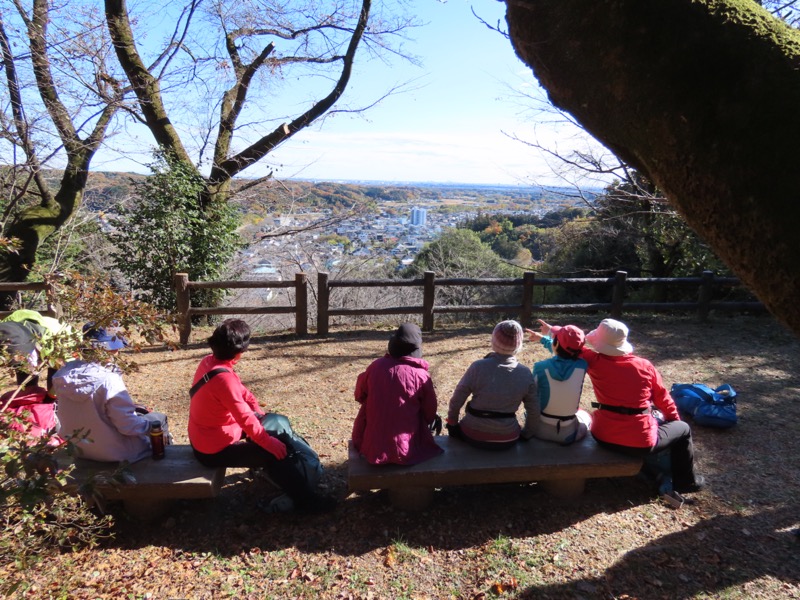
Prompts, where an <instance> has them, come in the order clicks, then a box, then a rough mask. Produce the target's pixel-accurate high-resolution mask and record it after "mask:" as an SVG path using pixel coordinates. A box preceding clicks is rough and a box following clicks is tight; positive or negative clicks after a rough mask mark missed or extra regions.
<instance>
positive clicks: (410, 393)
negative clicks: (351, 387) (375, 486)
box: [352, 323, 442, 465]
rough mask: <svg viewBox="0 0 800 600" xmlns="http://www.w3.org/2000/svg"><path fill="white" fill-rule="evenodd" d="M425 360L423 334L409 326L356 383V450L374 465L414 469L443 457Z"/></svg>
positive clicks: (431, 383)
mask: <svg viewBox="0 0 800 600" xmlns="http://www.w3.org/2000/svg"><path fill="white" fill-rule="evenodd" d="M421 357H422V333H421V332H420V330H419V327H417V326H416V325H414V324H413V323H406V324H404V325H401V326H400V327H399V328H398V329H397V331H396V332H395V334H394V335H392V337H391V339H390V340H389V352H388V353H387V354H386V356H384V357H383V358H379V359H377V360H375V361H373V362H372V364H370V366H369V367H367V370H366V371H364V372H363V373H361V374H360V375H359V376H358V379H357V380H356V391H355V398H356V401H357V402H358V403H359V404H361V407H360V408H359V411H358V415H357V416H356V420H355V423H354V424H353V434H352V439H353V445H354V446H355V448H356V450H358V451H359V452H360V453H361V454H362V455H363V456H364V458H366V459H367V462H369V463H371V464H373V465H381V464H385V463H394V464H399V465H413V464H416V463H420V462H422V461H424V460H428V459H429V458H433V457H434V456H437V455H439V454H441V453H442V449H441V448H440V447H439V446H438V445H437V444H436V442H435V441H434V440H433V434H432V433H431V430H430V425H431V423H433V422H434V420H435V419H436V407H437V401H436V392H435V391H434V389H433V382H432V381H431V376H430V375H429V374H428V363H427V362H426V361H424V360H422V358H421Z"/></svg>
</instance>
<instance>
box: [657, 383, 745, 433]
mask: <svg viewBox="0 0 800 600" xmlns="http://www.w3.org/2000/svg"><path fill="white" fill-rule="evenodd" d="M670 393H671V394H672V399H673V400H674V401H675V406H677V407H678V412H680V413H681V416H684V417H685V416H690V417H692V419H694V422H695V423H696V424H698V425H704V426H706V427H718V428H721V429H727V428H729V427H733V426H734V425H736V421H737V417H736V390H734V389H733V388H732V387H731V386H730V385H728V384H727V383H725V384H723V385H721V386H719V387H718V388H716V389H712V388H710V387H708V386H707V385H705V384H703V383H676V384H674V385H673V386H672V390H671V391H670Z"/></svg>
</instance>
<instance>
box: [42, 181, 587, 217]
mask: <svg viewBox="0 0 800 600" xmlns="http://www.w3.org/2000/svg"><path fill="white" fill-rule="evenodd" d="M47 177H48V178H49V179H50V180H52V182H53V183H54V184H56V183H57V181H58V179H59V178H60V173H59V172H58V171H51V172H49V173H48V175H47ZM145 177H146V175H141V174H139V173H129V172H118V171H93V172H91V173H90V174H89V183H88V186H87V189H86V194H85V201H86V205H87V207H88V208H89V209H90V210H93V211H109V210H110V211H112V212H113V210H114V207H115V205H116V204H118V203H120V202H122V201H123V200H124V199H125V198H127V197H129V196H130V195H131V194H133V191H134V183H135V182H137V181H142V180H143V179H144V178H145ZM248 183H250V181H249V180H235V181H234V190H238V189H239V188H241V187H242V186H246V185H247V184H248ZM582 192H583V198H584V199H585V198H586V197H587V196H588V197H590V198H591V197H593V196H595V195H597V194H599V193H602V190H601V189H599V188H598V189H596V190H582ZM453 198H456V199H462V200H474V201H478V202H479V203H481V204H483V203H487V204H493V205H501V206H508V207H510V208H514V209H524V208H526V207H529V206H530V204H531V203H533V204H535V205H537V206H539V207H542V206H544V207H564V206H571V205H575V204H578V203H579V201H580V199H579V198H578V197H577V195H576V193H575V190H574V189H572V188H559V187H540V186H513V185H482V184H459V183H436V182H378V181H314V180H303V179H291V180H280V181H276V180H267V181H265V182H262V183H260V184H259V185H257V186H254V187H252V188H249V189H247V190H246V191H244V192H242V193H241V194H239V195H237V197H236V199H235V202H236V203H237V204H239V205H240V206H241V208H242V211H243V212H246V213H256V214H258V213H263V212H265V211H276V210H277V211H280V210H281V209H282V208H283V207H286V206H288V205H290V204H291V205H292V206H294V207H295V208H297V206H298V205H299V206H306V207H308V208H324V207H333V208H349V207H350V206H352V205H353V204H355V203H363V202H375V203H380V202H383V201H388V202H399V203H409V204H413V203H415V202H416V203H421V202H436V201H439V200H446V199H453Z"/></svg>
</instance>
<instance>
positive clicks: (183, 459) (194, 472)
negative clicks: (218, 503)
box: [58, 444, 225, 520]
mask: <svg viewBox="0 0 800 600" xmlns="http://www.w3.org/2000/svg"><path fill="white" fill-rule="evenodd" d="M165 454H166V455H165V457H164V458H163V459H162V460H153V459H152V458H149V457H148V458H144V459H142V460H140V461H137V462H135V463H133V464H132V465H130V466H128V467H127V468H126V469H125V475H126V477H125V478H126V479H127V481H126V482H124V483H107V482H98V483H97V484H96V485H95V486H94V489H95V490H96V491H97V492H98V493H99V494H100V495H101V496H102V498H104V499H105V500H121V501H122V503H123V506H124V508H125V511H126V512H127V513H128V514H130V515H131V516H133V517H134V518H138V519H142V520H152V519H155V518H157V517H159V516H161V515H163V514H164V513H165V512H167V510H169V508H170V507H171V506H172V504H173V503H174V502H175V501H176V500H181V499H194V498H213V497H214V496H217V495H218V494H219V492H220V489H221V488H222V483H223V481H224V479H225V469H224V468H222V467H220V468H209V467H204V466H203V465H201V464H200V463H199V462H197V459H196V458H195V457H194V454H193V453H192V447H191V446H189V445H177V444H176V445H171V446H167V448H166V453H165ZM58 462H59V465H60V466H62V467H64V466H66V465H68V464H70V459H69V457H66V456H60V457H59V459H58ZM74 463H75V469H74V470H73V471H72V473H71V475H70V479H71V483H72V486H74V489H73V491H74V490H77V488H78V486H79V485H81V484H82V483H84V482H86V481H88V480H89V479H90V478H91V477H92V476H95V475H98V474H99V475H111V474H112V473H114V471H116V470H117V468H118V464H117V463H103V462H97V461H92V460H85V459H80V458H78V459H75V461H74Z"/></svg>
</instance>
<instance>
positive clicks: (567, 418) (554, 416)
mask: <svg viewBox="0 0 800 600" xmlns="http://www.w3.org/2000/svg"><path fill="white" fill-rule="evenodd" d="M542 416H543V417H547V418H548V419H558V420H559V421H572V419H574V418H575V415H570V416H568V417H559V416H557V415H548V414H547V413H546V412H543V413H542Z"/></svg>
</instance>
